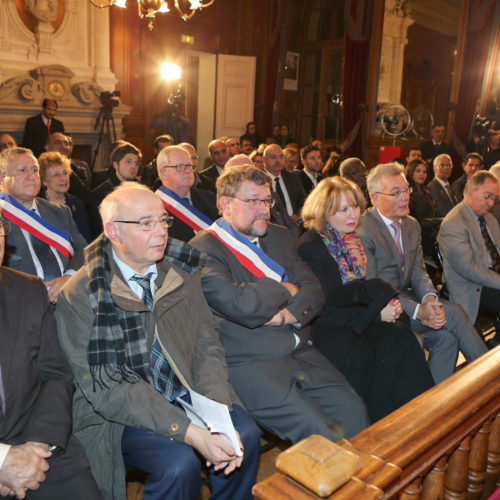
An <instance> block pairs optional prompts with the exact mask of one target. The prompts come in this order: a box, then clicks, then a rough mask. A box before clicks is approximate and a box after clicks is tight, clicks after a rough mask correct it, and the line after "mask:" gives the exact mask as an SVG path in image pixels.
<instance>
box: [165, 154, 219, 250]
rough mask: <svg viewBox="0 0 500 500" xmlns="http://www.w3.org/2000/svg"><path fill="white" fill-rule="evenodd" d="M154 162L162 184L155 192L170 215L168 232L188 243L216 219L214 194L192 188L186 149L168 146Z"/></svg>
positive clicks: (192, 167) (188, 157)
mask: <svg viewBox="0 0 500 500" xmlns="http://www.w3.org/2000/svg"><path fill="white" fill-rule="evenodd" d="M156 163H157V167H158V176H159V178H160V180H161V183H162V185H161V186H160V187H159V188H158V189H157V190H156V194H157V195H158V196H159V197H160V198H161V200H162V202H163V205H164V206H165V208H166V209H167V211H168V213H169V214H170V215H172V216H173V223H172V227H171V228H170V230H169V235H170V236H171V237H172V238H176V239H178V240H182V241H186V242H187V241H189V240H190V239H191V238H192V237H193V236H194V235H195V234H196V233H197V232H198V231H201V230H202V229H206V228H207V227H208V226H210V224H212V222H213V221H214V220H215V219H217V217H218V213H217V207H216V202H215V194H214V193H212V192H211V191H207V190H205V189H198V188H195V187H194V183H195V173H194V172H195V164H194V163H192V160H191V155H190V154H189V153H188V151H187V150H186V149H185V148H183V147H181V146H168V147H166V148H164V149H162V150H161V151H160V154H159V155H158V157H157V159H156Z"/></svg>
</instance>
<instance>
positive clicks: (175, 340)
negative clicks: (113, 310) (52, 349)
mask: <svg viewBox="0 0 500 500" xmlns="http://www.w3.org/2000/svg"><path fill="white" fill-rule="evenodd" d="M194 251H195V250H194ZM110 252H111V250H110ZM167 252H168V247H167ZM195 252H196V251H195ZM110 262H111V265H112V269H111V273H112V279H111V285H110V286H111V293H112V297H113V301H114V302H115V304H116V305H118V306H119V307H120V308H122V309H123V310H127V311H138V312H139V313H140V314H141V316H142V318H143V321H144V325H145V331H146V335H147V338H148V346H149V348H150V347H151V344H152V339H153V335H154V329H155V325H156V327H157V331H158V337H159V340H160V343H161V345H162V347H163V349H164V352H165V354H166V357H167V359H168V360H169V362H170V363H171V366H172V368H173V369H174V371H175V373H176V375H177V376H178V377H179V379H180V380H181V381H182V382H183V384H184V385H185V386H186V387H188V388H191V389H193V390H195V391H197V392H199V393H201V394H203V395H205V396H207V397H209V398H211V399H213V400H215V401H219V402H221V403H225V404H228V403H238V402H239V401H238V399H237V396H236V394H235V393H234V391H233V389H232V387H231V386H230V384H229V382H228V375H227V366H226V361H225V352H224V348H223V347H222V345H221V343H220V340H219V335H218V330H217V324H216V321H215V319H214V317H213V316H212V313H211V312H210V311H209V309H208V306H207V303H206V301H205V298H204V296H203V293H202V290H201V282H200V276H199V274H198V273H195V274H190V273H188V272H186V271H184V270H182V269H181V268H180V267H178V266H176V265H173V264H172V263H171V262H169V261H168V260H167V259H166V258H165V259H164V260H163V261H162V262H160V263H158V278H157V280H156V285H157V287H158V288H157V291H156V293H155V297H154V305H153V311H152V312H151V311H149V310H148V309H147V308H146V306H145V305H144V304H143V303H142V301H141V300H140V299H139V298H138V297H137V296H136V295H135V294H134V293H133V292H132V290H131V289H130V288H129V286H128V285H127V284H126V283H125V282H124V281H123V278H122V276H121V273H120V271H119V269H118V267H117V266H116V263H115V262H114V260H113V259H112V257H111V256H110ZM186 264H187V265H189V264H188V263H186V262H184V264H183V266H184V267H186ZM87 283H88V276H87V272H86V266H84V267H83V268H81V269H80V270H79V271H78V272H77V273H76V274H75V275H74V276H72V278H71V279H70V280H69V281H68V283H67V284H66V285H65V287H64V288H63V291H62V293H61V295H60V296H59V299H58V303H57V311H56V318H57V324H58V330H59V337H60V341H61V345H62V347H63V350H64V351H65V353H66V355H67V357H68V360H69V363H70V365H71V368H72V370H73V373H74V377H75V383H76V391H75V395H74V398H73V430H74V433H75V435H76V437H77V438H78V439H79V440H80V442H81V443H82V445H83V446H84V448H85V450H86V452H87V456H88V458H89V461H90V465H91V469H92V472H93V474H94V476H95V478H96V480H97V482H98V484H99V487H100V488H101V490H102V492H103V494H104V495H105V496H106V498H109V499H116V500H118V499H120V500H121V499H125V497H126V485H125V467H124V463H123V459H122V455H121V436H122V432H123V428H124V426H125V425H127V426H131V427H135V428H140V429H148V430H152V431H154V432H157V433H159V434H162V435H164V436H168V437H171V438H173V439H175V440H178V441H182V440H183V439H184V436H185V433H186V430H187V427H188V425H189V423H190V421H189V419H188V417H187V416H186V414H185V413H184V411H182V410H180V409H179V408H178V407H176V406H174V405H172V404H171V403H170V402H169V401H168V400H167V399H165V398H164V397H163V396H162V395H161V394H160V393H159V392H158V391H156V390H155V389H154V387H153V386H152V385H150V384H148V382H147V381H142V380H141V381H140V382H139V383H135V384H131V383H126V382H123V383H115V384H114V385H112V386H110V387H109V389H105V388H103V389H101V388H99V387H98V386H96V387H95V388H94V384H93V380H92V377H91V375H90V369H89V364H88V359H87V345H88V342H89V336H90V332H91V326H92V323H93V320H94V313H93V311H92V309H91V307H90V303H89V299H88V294H87V291H86V285H87Z"/></svg>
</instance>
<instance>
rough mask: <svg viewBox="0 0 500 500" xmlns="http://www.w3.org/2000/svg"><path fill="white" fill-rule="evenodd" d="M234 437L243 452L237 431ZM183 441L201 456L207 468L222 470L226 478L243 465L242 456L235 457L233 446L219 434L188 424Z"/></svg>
mask: <svg viewBox="0 0 500 500" xmlns="http://www.w3.org/2000/svg"><path fill="white" fill-rule="evenodd" d="M236 435H237V436H238V442H239V444H240V447H241V450H242V451H243V450H244V448H243V444H242V443H241V440H240V435H239V433H238V431H236ZM184 440H185V442H186V443H187V444H189V445H190V446H192V447H193V448H195V449H196V450H198V451H199V452H200V453H201V454H202V455H203V457H204V458H205V460H206V465H207V467H210V466H212V465H213V467H214V470H216V471H218V470H224V474H225V475H226V476H228V475H229V474H231V472H233V471H234V470H235V469H237V468H239V467H241V464H242V463H243V455H241V456H237V455H236V453H235V450H234V448H233V446H232V445H231V444H230V443H229V442H228V441H226V440H225V439H224V438H223V437H222V436H221V435H220V434H217V433H211V432H210V431H209V430H207V429H202V428H201V427H198V426H197V425H194V424H189V427H188V428H187V431H186V437H185V439H184Z"/></svg>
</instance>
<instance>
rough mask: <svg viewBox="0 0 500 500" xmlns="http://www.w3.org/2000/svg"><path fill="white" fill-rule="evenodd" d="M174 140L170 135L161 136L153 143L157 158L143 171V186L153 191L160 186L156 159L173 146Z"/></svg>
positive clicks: (145, 166)
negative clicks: (164, 149) (162, 151)
mask: <svg viewBox="0 0 500 500" xmlns="http://www.w3.org/2000/svg"><path fill="white" fill-rule="evenodd" d="M173 144H174V139H173V138H172V136H170V135H168V134H163V135H159V136H158V137H157V138H156V139H155V140H154V142H153V151H154V153H155V157H154V158H153V159H152V160H151V161H150V162H149V163H147V164H146V165H144V167H143V169H142V175H141V181H142V183H143V184H145V185H146V186H148V187H149V188H151V189H156V187H157V184H158V166H157V165H156V158H157V157H158V155H159V154H160V151H161V150H162V149H163V148H166V147H167V146H172V145H173Z"/></svg>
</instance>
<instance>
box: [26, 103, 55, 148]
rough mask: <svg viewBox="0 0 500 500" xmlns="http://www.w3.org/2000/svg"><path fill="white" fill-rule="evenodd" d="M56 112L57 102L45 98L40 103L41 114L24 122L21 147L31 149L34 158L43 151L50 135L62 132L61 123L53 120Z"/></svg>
mask: <svg viewBox="0 0 500 500" xmlns="http://www.w3.org/2000/svg"><path fill="white" fill-rule="evenodd" d="M56 112H57V101H55V100H54V99H47V98H45V99H44V100H43V103H42V112H41V113H40V114H39V115H35V116H32V117H31V118H28V119H27V120H26V124H25V126H24V135H23V146H24V147H25V148H28V149H31V151H33V154H34V155H35V156H39V155H40V154H41V153H43V152H44V151H45V144H47V139H48V137H49V135H50V134H53V133H54V132H64V125H63V122H61V121H59V120H57V119H56V118H54V116H55V115H56Z"/></svg>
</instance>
